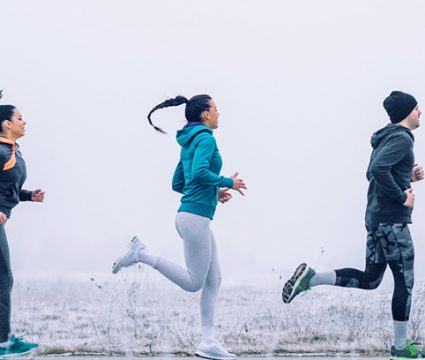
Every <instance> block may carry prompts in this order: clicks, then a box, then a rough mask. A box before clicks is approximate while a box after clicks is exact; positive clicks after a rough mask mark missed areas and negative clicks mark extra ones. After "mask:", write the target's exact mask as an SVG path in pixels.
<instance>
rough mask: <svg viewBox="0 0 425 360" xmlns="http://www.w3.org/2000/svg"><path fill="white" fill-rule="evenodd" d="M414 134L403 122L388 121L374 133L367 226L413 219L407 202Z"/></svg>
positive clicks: (413, 158) (412, 162) (369, 174)
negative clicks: (399, 123)
mask: <svg viewBox="0 0 425 360" xmlns="http://www.w3.org/2000/svg"><path fill="white" fill-rule="evenodd" d="M413 142H414V137H413V134H412V132H411V131H410V130H409V129H407V128H406V127H404V126H401V125H397V124H388V125H387V126H385V127H384V128H382V129H381V130H379V131H377V132H376V133H374V134H373V135H372V139H371V145H372V148H373V150H372V155H371V157H370V162H369V167H368V169H367V175H366V176H367V179H368V181H369V190H368V194H367V208H366V226H367V227H368V228H369V229H373V228H375V227H376V226H377V225H378V224H379V223H411V222H412V219H411V214H412V209H411V208H408V207H406V206H404V205H403V204H404V202H405V201H406V199H407V194H406V193H404V191H405V190H406V189H408V188H410V181H411V178H412V169H413V166H414V163H415V157H414V154H413Z"/></svg>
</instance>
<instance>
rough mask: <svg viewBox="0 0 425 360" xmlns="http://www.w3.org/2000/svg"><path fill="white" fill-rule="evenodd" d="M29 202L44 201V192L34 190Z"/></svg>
mask: <svg viewBox="0 0 425 360" xmlns="http://www.w3.org/2000/svg"><path fill="white" fill-rule="evenodd" d="M31 200H32V201H36V202H43V201H44V191H43V190H41V189H37V190H34V191H33V192H32V195H31Z"/></svg>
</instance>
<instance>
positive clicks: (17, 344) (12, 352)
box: [0, 335, 38, 359]
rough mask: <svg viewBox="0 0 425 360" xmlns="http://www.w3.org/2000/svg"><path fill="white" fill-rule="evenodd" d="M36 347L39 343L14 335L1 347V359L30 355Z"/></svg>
mask: <svg viewBox="0 0 425 360" xmlns="http://www.w3.org/2000/svg"><path fill="white" fill-rule="evenodd" d="M36 347H38V344H35V343H30V342H26V341H24V340H23V339H22V338H17V337H15V335H12V336H11V337H10V340H9V342H8V345H7V346H6V347H0V359H4V358H11V357H19V356H24V355H28V354H29V353H31V351H32V350H33V349H35V348H36Z"/></svg>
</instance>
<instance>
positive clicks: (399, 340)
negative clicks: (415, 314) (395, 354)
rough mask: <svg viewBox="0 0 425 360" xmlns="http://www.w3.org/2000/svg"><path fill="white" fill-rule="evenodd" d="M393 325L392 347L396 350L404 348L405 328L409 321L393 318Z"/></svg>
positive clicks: (405, 339)
mask: <svg viewBox="0 0 425 360" xmlns="http://www.w3.org/2000/svg"><path fill="white" fill-rule="evenodd" d="M393 325H394V347H395V348H396V349H397V350H401V349H404V347H405V346H406V342H407V328H408V325H409V322H408V321H396V320H394V322H393Z"/></svg>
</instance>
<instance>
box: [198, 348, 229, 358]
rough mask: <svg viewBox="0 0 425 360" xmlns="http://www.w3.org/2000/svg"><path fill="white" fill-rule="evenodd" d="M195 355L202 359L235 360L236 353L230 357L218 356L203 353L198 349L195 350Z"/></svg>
mask: <svg viewBox="0 0 425 360" xmlns="http://www.w3.org/2000/svg"><path fill="white" fill-rule="evenodd" d="M195 356H197V357H200V358H204V359H210V360H235V359H236V358H237V357H236V355H235V356H232V357H229V356H219V355H217V356H215V355H211V354H208V353H204V352H203V351H199V350H198V351H196V352H195Z"/></svg>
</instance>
